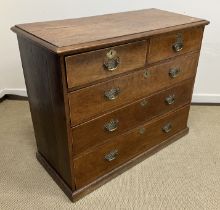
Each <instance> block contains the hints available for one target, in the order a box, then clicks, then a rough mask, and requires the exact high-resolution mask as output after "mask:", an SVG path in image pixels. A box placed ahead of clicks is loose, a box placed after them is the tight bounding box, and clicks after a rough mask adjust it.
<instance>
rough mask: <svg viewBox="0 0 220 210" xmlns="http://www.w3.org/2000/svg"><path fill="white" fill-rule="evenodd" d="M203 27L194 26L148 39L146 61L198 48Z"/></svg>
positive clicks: (149, 61)
mask: <svg viewBox="0 0 220 210" xmlns="http://www.w3.org/2000/svg"><path fill="white" fill-rule="evenodd" d="M203 30H204V28H203V27H195V28H191V29H187V30H182V31H175V32H171V33H168V34H161V35H159V36H156V37H154V38H151V39H150V46H149V53H148V58H147V62H148V63H154V62H157V61H160V60H164V59H167V58H170V57H173V56H176V55H180V54H183V53H187V52H191V51H196V50H199V49H200V47H201V43H202V36H203Z"/></svg>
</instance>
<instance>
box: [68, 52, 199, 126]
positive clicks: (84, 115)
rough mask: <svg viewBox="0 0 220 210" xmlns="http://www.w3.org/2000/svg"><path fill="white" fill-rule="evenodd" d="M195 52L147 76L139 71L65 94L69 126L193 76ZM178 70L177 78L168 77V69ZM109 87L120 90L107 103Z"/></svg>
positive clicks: (196, 55)
mask: <svg viewBox="0 0 220 210" xmlns="http://www.w3.org/2000/svg"><path fill="white" fill-rule="evenodd" d="M198 56H199V54H198V53H192V54H186V55H183V56H180V57H177V58H175V59H172V60H169V61H166V62H163V63H161V64H160V65H156V66H153V67H150V68H149V69H147V71H148V74H149V76H148V77H147V78H145V77H144V73H145V71H146V70H140V71H137V72H134V73H131V74H128V75H125V76H121V77H119V78H117V79H112V80H109V81H107V82H103V83H99V84H96V85H93V86H90V87H87V88H83V89H80V90H77V91H74V92H72V93H70V94H69V104H70V116H71V122H72V125H77V124H79V123H82V122H85V121H87V120H90V119H91V118H93V117H95V116H97V115H100V114H103V113H104V112H106V111H109V110H111V109H115V108H116V107H119V106H122V105H125V104H127V103H129V102H132V101H134V100H137V99H140V98H142V97H145V96H146V95H149V94H152V93H154V92H156V91H159V90H163V89H164V88H167V87H169V86H171V85H174V84H177V83H179V82H181V81H183V80H186V79H189V78H192V77H194V76H195V74H196V68H197V63H198ZM174 67H175V68H180V69H181V72H180V75H179V76H177V77H176V78H170V76H169V71H170V69H171V68H174ZM112 88H120V93H119V96H118V98H116V99H115V100H112V101H110V100H107V99H106V98H105V97H104V92H105V91H108V90H111V89H112Z"/></svg>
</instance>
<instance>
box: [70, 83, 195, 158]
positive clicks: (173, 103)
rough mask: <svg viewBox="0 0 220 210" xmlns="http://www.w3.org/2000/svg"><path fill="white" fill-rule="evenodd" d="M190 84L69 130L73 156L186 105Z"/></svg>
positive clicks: (174, 88)
mask: <svg viewBox="0 0 220 210" xmlns="http://www.w3.org/2000/svg"><path fill="white" fill-rule="evenodd" d="M193 83H194V80H193V79H191V80H187V81H185V82H183V83H182V84H180V85H177V86H174V87H172V88H169V89H167V90H165V91H161V92H159V93H157V94H154V95H152V96H150V97H146V98H143V99H141V100H137V101H135V102H134V103H131V104H129V105H127V106H125V107H122V108H120V109H117V110H115V111H113V112H110V113H108V114H105V115H102V116H101V117H98V118H95V119H93V120H91V121H88V122H86V123H84V124H81V125H79V126H76V127H74V128H73V129H72V137H73V152H74V154H79V153H81V152H83V151H84V150H86V149H89V148H90V147H93V146H95V145H96V144H100V143H102V142H104V141H106V140H107V139H109V138H112V137H113V136H116V135H119V134H121V133H123V132H125V131H127V130H129V129H131V128H134V127H135V126H137V125H140V124H142V123H143V122H145V121H147V120H150V119H151V118H153V117H155V116H158V115H161V114H163V113H165V112H168V111H170V110H173V109H177V108H179V107H181V106H183V105H185V104H188V103H190V100H191V94H192V88H193Z"/></svg>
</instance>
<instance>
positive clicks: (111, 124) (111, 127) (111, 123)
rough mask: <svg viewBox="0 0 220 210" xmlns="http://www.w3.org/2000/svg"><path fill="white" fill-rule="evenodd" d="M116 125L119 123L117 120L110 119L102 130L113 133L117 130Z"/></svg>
mask: <svg viewBox="0 0 220 210" xmlns="http://www.w3.org/2000/svg"><path fill="white" fill-rule="evenodd" d="M118 123H119V121H118V120H117V119H115V120H114V119H111V120H110V121H109V122H107V123H106V124H105V125H104V128H105V129H106V130H107V131H109V132H113V131H115V130H117V129H118Z"/></svg>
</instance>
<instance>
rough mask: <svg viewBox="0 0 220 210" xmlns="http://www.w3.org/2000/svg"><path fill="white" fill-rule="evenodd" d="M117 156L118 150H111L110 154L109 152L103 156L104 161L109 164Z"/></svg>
mask: <svg viewBox="0 0 220 210" xmlns="http://www.w3.org/2000/svg"><path fill="white" fill-rule="evenodd" d="M117 155H118V150H117V149H115V150H112V151H111V152H109V153H108V154H107V155H105V159H106V160H107V161H109V162H111V161H112V160H114V159H115V158H116V156H117Z"/></svg>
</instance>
